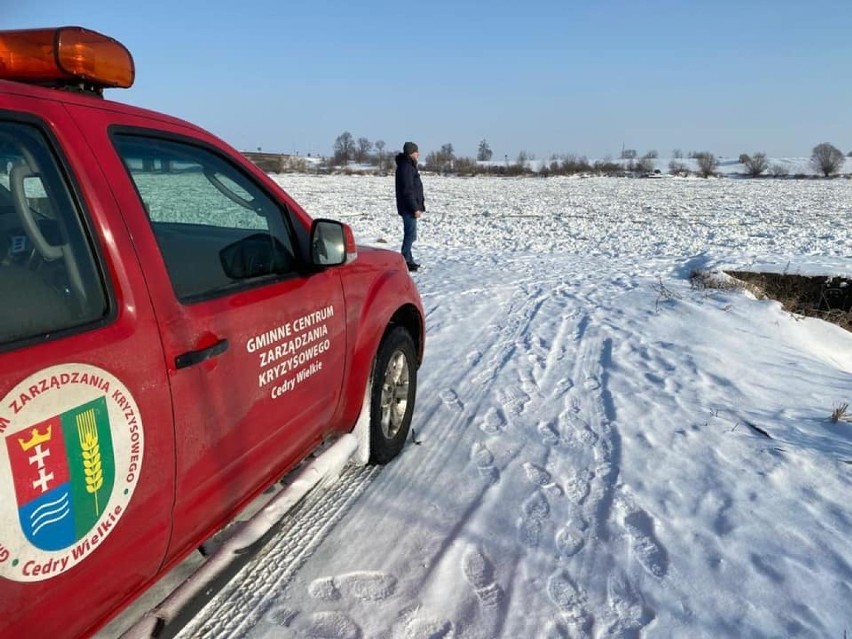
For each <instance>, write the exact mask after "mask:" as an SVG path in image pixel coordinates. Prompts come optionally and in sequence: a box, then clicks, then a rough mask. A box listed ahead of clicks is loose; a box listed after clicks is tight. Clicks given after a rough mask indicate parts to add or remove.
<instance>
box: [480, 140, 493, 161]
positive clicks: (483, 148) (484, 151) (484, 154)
mask: <svg viewBox="0 0 852 639" xmlns="http://www.w3.org/2000/svg"><path fill="white" fill-rule="evenodd" d="M493 155H494V152H493V151H492V150H491V147H490V146H488V140H482V141H481V142H480V143H479V150H478V151H477V152H476V159H477V160H479V161H480V162H488V161H489V160H490V159H491V157H492V156H493Z"/></svg>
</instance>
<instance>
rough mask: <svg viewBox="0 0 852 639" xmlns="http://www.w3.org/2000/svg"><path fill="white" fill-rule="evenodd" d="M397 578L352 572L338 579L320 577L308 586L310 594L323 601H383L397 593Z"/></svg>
mask: <svg viewBox="0 0 852 639" xmlns="http://www.w3.org/2000/svg"><path fill="white" fill-rule="evenodd" d="M396 583H397V580H396V577H394V576H393V575H389V574H387V573H383V572H374V571H360V572H350V573H346V574H343V575H338V576H336V577H320V578H319V579H314V581H312V582H311V584H310V586H308V593H309V594H310V595H311V596H312V597H314V598H315V599H320V600H322V601H337V600H338V599H342V598H346V599H350V600H351V599H354V600H357V601H383V600H385V599H387V598H388V597H390V596H391V595H393V593H394V592H395V591H396Z"/></svg>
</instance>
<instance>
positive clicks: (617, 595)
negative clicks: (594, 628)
mask: <svg viewBox="0 0 852 639" xmlns="http://www.w3.org/2000/svg"><path fill="white" fill-rule="evenodd" d="M606 590H607V599H608V603H609V608H610V614H609V615H608V616H609V619H608V621H609V623H608V627H607V629H606V632H605V636H607V637H613V638H614V639H615V638H621V637H623V638H624V639H627V638H628V637H636V636H638V631H639V629H641V628H642V627H644V626H647V625H648V624H649V623H650V622H651V620H652V619H653V618H654V615H653V614H651V613H650V612H649V611H647V610H646V609H645V605H644V601H643V599H642V595H641V594H639V592H637V591H636V589H635V588H634V587H633V586H632V585H631V584H630V582H629V581H628V580H627V578H626V577H625V575H624V574H613V575H610V576H609V577H608V578H607V586H606Z"/></svg>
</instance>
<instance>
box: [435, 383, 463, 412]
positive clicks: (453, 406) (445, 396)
mask: <svg viewBox="0 0 852 639" xmlns="http://www.w3.org/2000/svg"><path fill="white" fill-rule="evenodd" d="M439 397H440V398H441V401H442V402H444V405H445V406H446V407H447V408H449V409H450V410H452V411H455V412H457V413H460V412H461V411H463V410H464V406H463V405H462V403H461V400H459V396H458V394H457V393H456V392H455V391H454V390H453V389H451V388H446V389H444V390H442V391H441V393H440V395H439Z"/></svg>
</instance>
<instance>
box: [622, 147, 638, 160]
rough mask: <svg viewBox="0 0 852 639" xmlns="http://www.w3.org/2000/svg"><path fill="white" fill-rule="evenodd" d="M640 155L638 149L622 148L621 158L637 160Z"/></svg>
mask: <svg viewBox="0 0 852 639" xmlns="http://www.w3.org/2000/svg"><path fill="white" fill-rule="evenodd" d="M637 157H639V153H637V151H636V149H622V150H621V159H622V160H635V159H636V158H637Z"/></svg>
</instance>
